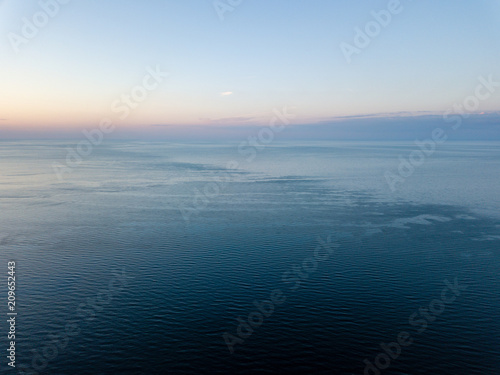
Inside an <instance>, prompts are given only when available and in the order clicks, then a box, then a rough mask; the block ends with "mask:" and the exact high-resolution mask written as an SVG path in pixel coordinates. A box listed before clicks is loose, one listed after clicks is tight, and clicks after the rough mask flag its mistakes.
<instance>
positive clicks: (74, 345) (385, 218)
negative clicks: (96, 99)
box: [0, 142, 500, 375]
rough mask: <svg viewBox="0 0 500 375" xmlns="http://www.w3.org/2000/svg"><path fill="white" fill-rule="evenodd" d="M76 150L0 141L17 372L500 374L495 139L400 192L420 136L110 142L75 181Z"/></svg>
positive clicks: (498, 151)
mask: <svg viewBox="0 0 500 375" xmlns="http://www.w3.org/2000/svg"><path fill="white" fill-rule="evenodd" d="M68 146H72V144H71V143H68V144H64V143H51V142H45V143H40V142H38V143H28V142H18V143H2V144H1V145H0V150H1V156H2V162H1V163H2V164H1V167H2V168H1V179H2V188H1V191H0V203H1V207H2V208H1V212H2V215H1V227H2V232H1V233H0V246H1V247H0V249H1V250H0V254H1V259H2V264H1V265H0V267H2V268H4V270H5V272H4V273H5V274H6V272H7V261H8V260H15V261H16V262H17V288H18V289H17V303H18V316H17V324H16V330H17V331H16V336H17V337H16V351H17V355H16V364H17V367H16V369H17V370H18V371H19V370H20V369H21V368H25V370H24V373H26V374H34V373H39V374H82V375H86V374H255V373H263V374H289V373H292V374H363V372H364V370H365V368H366V366H367V363H371V364H373V367H372V366H371V365H369V366H370V368H371V370H369V371H368V370H367V371H368V372H367V373H370V374H375V373H377V371H378V372H379V373H381V374H443V375H444V374H497V373H498V370H499V369H500V326H499V324H498V319H499V317H500V296H499V291H500V277H499V271H500V252H499V246H498V245H499V243H500V242H499V241H500V225H499V222H498V216H496V215H495V213H497V212H498V208H499V207H500V204H499V199H498V182H499V181H500V176H499V171H500V168H498V167H499V165H498V164H499V161H500V157H499V156H500V147H499V146H498V145H496V144H483V145H481V144H465V145H463V144H462V145H447V146H446V147H445V148H443V150H441V151H440V152H438V153H437V154H436V155H434V156H433V157H432V158H430V159H429V160H428V161H427V162H426V163H425V164H424V165H422V166H421V167H420V168H419V169H417V170H416V171H415V173H414V175H412V176H411V177H409V178H408V179H407V180H406V181H405V183H404V184H402V185H401V187H400V189H399V190H398V191H396V192H391V191H390V189H388V187H387V186H386V182H385V179H384V177H383V174H384V172H385V171H386V170H388V169H390V168H394V167H396V168H397V163H398V159H397V157H398V155H399V154H406V153H407V152H409V151H411V150H412V147H411V145H399V144H398V145H395V144H369V145H368V144H295V145H286V144H279V145H275V146H272V147H270V146H269V147H267V148H266V149H265V150H261V151H260V153H259V154H258V156H257V158H256V159H255V160H253V161H252V162H247V161H246V160H245V159H244V157H243V156H242V155H240V154H239V153H238V151H237V147H234V146H233V145H224V146H223V145H175V144H160V143H158V144H147V143H110V144H107V145H103V146H101V147H100V148H98V149H96V150H94V152H93V153H92V155H90V156H88V157H87V158H86V159H85V160H84V161H83V162H82V163H81V164H80V165H78V166H77V167H75V168H73V170H72V171H71V173H68V174H66V175H65V178H64V179H63V180H59V179H58V178H57V177H56V176H55V174H54V172H53V168H52V165H53V163H54V162H59V163H61V162H62V161H63V160H64V158H65V156H66V152H67V151H65V148H66V147H68ZM231 160H234V161H237V162H238V167H237V168H235V169H230V170H228V169H227V168H226V163H227V162H228V161H231ZM214 183H215V185H214ZM207 186H208V187H207ZM204 192H205V193H204ZM200 197H201V198H200ZM186 213H187V214H186ZM183 214H184V215H183ZM321 242H326V243H327V245H328V246H324V245H323V246H322V247H318V245H320V244H321ZM449 285H451V286H452V287H453V286H454V287H455V289H453V288H451V289H450V287H449ZM457 286H458V287H457ZM443 290H446V293H445V294H444V295H443V294H442V292H443ZM453 290H455V291H453ZM3 295H4V297H3V298H5V300H6V294H5V293H4V294H3ZM273 297H274V300H273ZM270 300H273V303H272V305H270V304H269V303H268V302H265V303H264V305H261V303H262V301H270ZM444 300H446V301H448V302H446V303H445V302H443V301H444ZM254 302H257V305H258V306H261V309H262V311H263V312H261V313H259V309H258V307H257V306H256V305H255V304H254ZM2 304H3V303H2ZM419 309H426V310H419ZM6 312H7V310H6V308H4V309H3V310H2V314H4V316H5V313H6ZM249 314H251V317H252V318H253V319H254V320H253V327H252V326H248V325H247V324H248V318H249ZM411 317H413V318H412V319H411ZM238 319H240V320H238ZM242 321H243V322H246V323H244V324H242V323H241V322H242ZM240 325H241V326H240ZM239 326H240V327H239ZM2 327H3V332H5V334H4V333H2V335H1V341H0V343H1V345H2V349H4V348H5V349H7V348H8V345H7V338H6V332H7V324H6V323H4V324H3V325H2ZM238 328H240V330H239V331H238ZM405 332H406V334H405ZM401 335H403V336H405V335H406V336H405V337H406V341H404V342H405V343H406V344H408V342H410V341H411V344H409V345H406V346H402V345H400V344H398V345H396V346H394V345H392V346H390V345H389V344H391V343H393V342H398V336H399V337H401ZM227 340H228V342H229V345H228V342H226V341H227ZM382 343H384V344H388V345H389V346H390V348H392V349H391V350H392V352H391V350H389V351H388V352H387V351H384V349H382V348H381V344H382ZM398 346H399V349H398ZM4 352H6V351H5V350H4ZM231 352H232V353H231ZM365 361H367V362H365ZM20 366H21V367H20ZM376 366H378V367H376ZM386 367H387V368H386ZM0 368H1V369H2V371H4V372H5V373H16V370H12V369H11V368H10V367H8V366H7V359H6V358H5V356H4V359H3V360H2V363H1V365H0ZM28 368H29V369H28ZM374 368H376V369H375V370H374ZM19 373H23V372H22V371H20V372H19Z"/></svg>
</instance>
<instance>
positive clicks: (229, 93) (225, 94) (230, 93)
mask: <svg viewBox="0 0 500 375" xmlns="http://www.w3.org/2000/svg"><path fill="white" fill-rule="evenodd" d="M229 95H233V92H232V91H224V92H221V93H220V96H229Z"/></svg>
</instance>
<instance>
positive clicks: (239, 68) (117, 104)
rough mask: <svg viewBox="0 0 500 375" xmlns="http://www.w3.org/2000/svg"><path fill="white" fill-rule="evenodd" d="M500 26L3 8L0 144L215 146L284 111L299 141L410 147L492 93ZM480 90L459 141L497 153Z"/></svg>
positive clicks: (358, 10)
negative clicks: (100, 130)
mask: <svg viewBox="0 0 500 375" xmlns="http://www.w3.org/2000/svg"><path fill="white" fill-rule="evenodd" d="M398 3H399V4H398ZM231 4H232V5H231ZM377 14H378V15H377ZM499 21H500V0H479V1H470V0H441V1H436V0H418V1H416V0H413V1H412V0H401V1H398V0H385V1H378V0H377V1H375V0H373V1H361V0H335V1H333V0H308V1H303V0H241V1H239V0H220V1H219V0H216V1H213V0H149V1H139V0H106V1H102V0H70V1H68V0H64V1H63V0H41V1H32V0H22V1H21V0H3V1H2V0H0V138H4V139H8V138H10V137H14V138H16V137H21V138H22V137H28V138H29V137H34V138H36V137H49V138H50V137H55V138H57V137H64V136H68V137H75V136H77V134H79V133H81V131H82V130H83V129H93V128H96V127H98V126H99V124H100V123H101V122H102V121H103V119H110V120H112V122H113V124H114V125H116V129H117V130H116V132H115V133H114V134H113V136H117V137H119V136H120V135H126V134H129V135H130V136H137V137H146V138H147V137H151V138H153V139H155V138H157V137H167V138H168V137H169V136H170V135H173V134H177V135H178V134H189V133H193V132H195V133H196V134H197V136H200V137H204V136H206V137H214V136H216V137H222V138H223V137H224V134H233V133H232V132H234V130H235V129H243V128H252V127H256V126H257V127H259V126H260V127H262V126H267V125H268V124H269V121H270V119H272V118H273V111H274V110H276V109H278V110H282V109H283V108H287V110H288V111H290V112H292V113H293V114H294V118H293V120H292V125H295V126H298V127H300V129H301V131H300V132H297V134H299V133H300V134H302V135H301V136H304V137H306V138H307V137H310V136H311V135H314V134H317V135H318V136H320V137H321V135H322V134H328V136H329V137H333V138H335V137H339V138H342V137H347V138H349V137H351V136H352V134H356V137H359V138H362V139H372V138H377V139H379V138H382V139H392V138H394V134H395V129H397V130H398V132H399V133H398V132H396V133H397V134H400V131H402V129H403V130H404V133H405V134H406V136H407V137H410V138H411V137H412V136H414V135H415V134H417V133H418V132H419V131H422V129H427V128H428V127H429V126H430V125H429V124H431V122H429V121H431V120H432V124H439V123H440V122H441V123H442V122H443V121H442V116H443V114H445V113H447V112H448V111H449V110H450V108H454V107H453V106H454V105H457V104H458V105H460V104H463V103H464V101H465V100H467V98H469V97H470V96H471V95H472V96H475V95H476V93H477V87H478V85H480V84H481V82H483V81H484V79H486V80H490V82H491V81H493V82H500V64H499V62H500V43H499V40H500V22H499ZM359 30H360V31H361V33H363V34H364V40H363V37H359ZM367 33H370V34H371V36H370V35H367ZM356 35H358V39H357V40H356V39H355V36H356ZM367 40H368V42H367ZM363 41H364V42H365V44H367V45H364V44H363V43H362V42H363ZM346 51H348V52H346ZM353 51H354V52H353ZM481 77H483V81H481ZM490 88H491V87H490ZM484 90H486V88H483V89H481V91H480V92H481V93H483V94H482V95H481V100H478V105H476V106H472V107H471V108H472V109H471V110H470V111H469V112H470V116H469V115H467V118H464V123H465V124H466V126H467V129H468V130H467V132H463V133H462V138H464V137H465V135H467V137H468V136H471V137H472V138H474V139H476V138H481V137H486V138H487V139H490V138H491V136H492V135H493V136H497V137H500V136H499V134H500V132H499V131H498V130H500V128H499V127H498V126H499V124H500V87H494V89H493V90H491V92H490V95H489V96H488V98H485V94H484V93H486V91H484ZM127 97H128V100H127ZM471 100H472V102H471V103H473V104H474V100H473V99H471ZM454 111H455V112H457V110H456V109H455V110H454ZM458 111H459V110H458ZM385 119H387V120H388V121H387V122H385V121H384V120H385ZM395 119H396V120H395ZM416 119H417V120H419V119H420V120H421V121H416ZM421 123H427V124H428V125H427V127H426V126H421V125H419V124H421ZM360 124H362V125H360ZM384 124H385V125H387V124H392V126H385V125H384ZM495 124H496V125H495ZM351 126H352V129H354V130H353V133H352V134H350V132H349V129H350V127H351ZM432 126H434V125H432ZM485 128H487V131H485ZM297 129H298V128H297ZM325 129H326V130H325ZM336 130H337V131H336ZM325 131H326V133H325ZM403 138H404V137H403Z"/></svg>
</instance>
